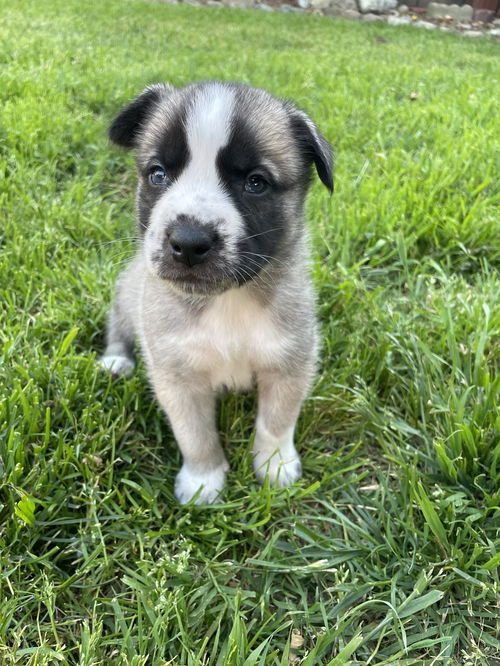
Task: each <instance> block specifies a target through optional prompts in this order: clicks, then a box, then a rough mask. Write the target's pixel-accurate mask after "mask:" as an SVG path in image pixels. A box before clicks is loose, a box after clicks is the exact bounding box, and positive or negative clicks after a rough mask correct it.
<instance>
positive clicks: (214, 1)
mask: <svg viewBox="0 0 500 666" xmlns="http://www.w3.org/2000/svg"><path fill="white" fill-rule="evenodd" d="M206 5H207V7H224V5H223V4H222V2H221V0H207V2H206Z"/></svg>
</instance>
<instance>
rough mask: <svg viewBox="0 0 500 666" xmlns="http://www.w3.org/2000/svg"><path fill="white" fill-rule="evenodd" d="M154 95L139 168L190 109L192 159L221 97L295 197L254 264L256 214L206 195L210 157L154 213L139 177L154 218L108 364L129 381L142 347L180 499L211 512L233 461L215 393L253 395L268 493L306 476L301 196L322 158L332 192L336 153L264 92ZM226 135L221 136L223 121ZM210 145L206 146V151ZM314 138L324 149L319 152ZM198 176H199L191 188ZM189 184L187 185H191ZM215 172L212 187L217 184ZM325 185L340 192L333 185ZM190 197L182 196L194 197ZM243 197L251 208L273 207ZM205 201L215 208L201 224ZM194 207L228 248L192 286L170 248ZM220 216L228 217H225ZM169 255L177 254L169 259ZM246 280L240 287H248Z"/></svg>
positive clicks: (312, 339)
mask: <svg viewBox="0 0 500 666" xmlns="http://www.w3.org/2000/svg"><path fill="white" fill-rule="evenodd" d="M148 91H153V93H152V94H151V99H152V100H153V101H151V100H150V101H149V102H148V104H150V107H148V108H147V109H146V110H144V109H141V114H142V115H141V116H140V125H139V126H138V127H136V128H135V129H134V132H135V133H134V137H133V139H130V143H132V140H133V145H134V147H135V148H137V162H138V167H139V170H140V171H141V170H142V171H144V170H145V169H147V165H148V164H150V163H151V161H150V160H151V158H150V156H151V154H153V153H155V152H156V153H157V152H158V146H159V145H160V144H161V142H162V140H163V137H164V136H165V132H168V127H169V124H170V123H173V122H175V119H176V118H178V114H179V113H180V110H181V109H184V111H182V113H183V114H184V115H183V118H184V120H183V122H184V127H185V126H186V123H187V124H189V123H191V125H190V127H191V134H190V135H189V140H191V144H189V146H190V149H191V152H192V151H193V149H194V151H195V152H196V146H198V148H199V141H198V135H197V134H196V131H195V130H196V127H197V124H196V123H198V122H199V123H200V127H201V128H202V129H203V131H206V132H208V131H209V126H208V125H207V128H208V129H207V128H205V126H204V120H203V117H204V114H205V111H206V112H207V113H208V114H210V113H211V112H213V110H214V109H218V108H219V107H218V104H219V101H218V99H219V97H220V98H221V99H222V102H220V108H221V112H222V113H226V111H227V109H230V113H228V117H229V118H230V120H231V123H232V122H234V121H235V119H237V118H242V119H244V121H245V128H246V129H248V131H249V133H250V135H251V136H252V142H253V143H252V145H255V146H256V147H257V149H258V154H259V155H260V156H261V159H262V162H263V164H264V165H267V167H268V170H269V171H272V172H273V175H274V176H276V177H277V179H279V183H280V186H282V188H283V191H284V192H285V194H284V195H282V194H280V195H278V194H276V197H277V198H276V199H275V203H274V204H273V205H274V206H275V207H276V205H279V211H280V216H279V219H280V220H281V224H282V226H283V227H284V228H283V229H282V230H280V232H279V233H280V236H279V240H278V241H277V242H276V244H275V246H273V249H272V254H271V255H269V256H266V257H262V256H261V257H259V258H253V257H252V256H251V255H253V254H255V255H257V254H258V253H252V252H246V253H245V252H243V254H246V255H247V256H241V252H242V251H241V247H243V246H242V245H240V244H239V243H240V241H241V239H242V238H243V236H244V235H245V233H246V232H245V229H244V228H243V226H244V224H246V221H245V215H246V214H244V215H243V217H242V216H241V215H240V212H241V211H240V208H239V207H238V206H239V204H237V203H236V204H235V203H234V202H233V203H232V204H230V203H228V201H227V200H225V199H224V200H223V197H222V196H221V195H220V191H219V190H220V187H219V185H220V183H219V184H218V185H214V188H215V189H217V188H219V189H217V192H215V190H214V193H213V200H212V199H211V195H212V192H211V190H210V185H208V186H205V185H204V184H200V182H201V181H200V179H199V178H198V177H199V174H200V173H202V170H203V169H209V168H210V167H209V166H208V167H207V165H206V164H205V163H204V162H203V160H202V159H201V158H200V160H199V165H198V166H197V164H198V163H197V162H196V160H197V159H198V157H197V155H194V156H193V155H191V157H190V158H189V160H188V162H187V166H186V167H185V169H184V170H183V171H181V173H180V174H179V175H177V176H176V179H174V180H172V182H171V183H170V185H169V188H166V189H165V191H164V192H163V191H162V192H163V193H162V194H161V196H158V198H157V199H156V200H155V201H154V203H152V204H151V208H150V212H151V214H150V215H149V214H147V211H148V210H149V208H148V207H147V206H146V204H144V201H145V200H147V196H146V190H147V188H148V187H149V186H148V181H146V180H144V179H143V180H142V181H141V182H140V184H139V187H138V195H137V196H138V210H139V209H140V206H141V202H142V206H143V209H142V213H141V214H142V216H143V218H144V215H145V211H146V214H147V224H146V225H143V226H144V227H145V232H144V238H143V241H142V243H141V244H140V246H139V248H138V252H137V256H136V258H135V260H134V261H133V262H132V263H131V264H130V266H129V267H128V268H127V269H126V271H125V272H124V273H123V274H122V276H121V277H120V279H119V282H118V287H117V293H116V299H115V303H114V305H113V308H112V310H111V313H110V316H109V322H108V333H107V347H106V350H105V352H104V355H103V357H102V359H101V364H102V365H103V366H105V367H107V368H109V369H110V370H111V372H112V373H114V374H116V375H122V374H128V373H129V372H131V370H132V368H133V340H134V338H136V339H137V340H138V342H139V346H140V348H141V350H142V353H143V355H144V358H145V360H146V363H147V366H148V370H149V374H150V377H151V380H152V384H153V386H154V389H155V393H156V396H157V398H158V401H159V402H160V404H161V406H162V407H163V409H164V410H165V412H166V413H167V415H168V417H169V420H170V423H171V425H172V429H173V432H174V435H175V438H176V440H177V442H178V444H179V447H180V449H181V452H182V455H183V461H184V462H183V466H182V469H181V471H180V472H179V475H178V477H177V481H176V496H177V498H178V500H179V501H180V502H181V503H185V502H188V501H190V500H192V499H193V498H194V499H195V501H196V502H198V503H211V502H214V501H216V500H217V498H218V496H219V494H220V492H221V490H222V488H223V484H224V478H225V475H226V472H227V470H228V463H227V461H226V458H225V456H224V452H223V450H222V448H221V446H220V443H219V438H218V434H217V429H216V422H215V418H216V417H215V414H216V396H217V393H218V392H219V391H220V390H222V389H225V388H229V389H236V390H238V389H240V390H245V389H248V388H250V387H251V386H252V385H254V384H256V385H257V389H258V394H259V401H258V413H257V421H256V436H255V443H254V467H255V471H256V475H257V477H258V478H259V480H261V481H262V480H263V479H264V478H265V477H266V475H269V478H270V481H271V482H272V483H276V484H277V485H279V486H282V485H288V484H289V483H293V482H294V481H295V480H296V479H298V478H299V476H300V459H299V456H298V454H297V452H296V450H295V447H294V444H293V431H294V427H295V423H296V421H297V418H298V414H299V411H300V406H301V404H302V401H303V400H304V397H305V395H306V394H307V391H308V388H309V386H310V382H311V379H312V377H313V374H314V367H315V360H316V349H317V333H316V322H315V316H314V293H313V289H312V285H311V281H310V278H309V275H308V267H307V257H308V247H307V236H306V232H305V230H304V224H303V208H304V199H305V195H306V191H307V186H308V182H309V179H308V169H309V168H310V166H311V163H312V162H313V161H315V160H320V161H321V165H320V167H317V168H318V172H319V170H320V168H322V169H323V170H324V171H325V172H326V173H327V175H326V176H322V180H323V182H325V181H327V180H328V178H330V179H331V153H329V154H327V152H325V151H327V148H326V146H328V144H327V143H326V141H325V140H324V139H323V138H322V137H321V135H320V134H319V132H318V131H317V129H316V127H315V126H314V125H313V123H312V121H311V120H310V119H309V117H308V116H306V114H304V113H303V112H302V111H298V110H296V109H295V108H294V107H293V106H292V105H291V104H290V103H288V102H282V101H281V100H277V99H275V98H273V97H271V96H270V95H269V94H268V93H266V92H264V91H262V90H258V89H254V88H250V87H247V86H242V85H239V84H225V83H219V82H209V83H202V84H192V85H190V86H187V87H186V88H184V89H180V90H176V89H174V88H172V87H171V86H162V85H157V86H154V87H150V88H149V89H147V90H146V91H145V93H148ZM200 95H201V96H203V95H204V96H205V97H206V99H205V97H200ZM146 96H147V95H146ZM200 99H201V100H202V101H200ZM186 109H187V110H186ZM193 109H194V110H195V111H196V113H198V114H199V117H198V116H197V115H196V114H195V111H193ZM125 111H126V110H125ZM202 111H203V113H201V112H202ZM190 113H192V114H194V115H191V116H190ZM292 116H294V118H293V122H295V121H296V122H297V123H301V122H303V126H304V136H305V139H304V137H302V136H301V137H300V139H299V138H298V137H297V133H296V131H295V130H294V124H293V123H292ZM186 118H187V120H186ZM119 119H120V116H119V117H118V120H119ZM304 119H305V120H304ZM120 122H121V125H120V126H119V127H118V129H117V126H112V128H111V131H110V134H111V137H112V138H113V132H115V137H118V136H119V137H120V140H118V141H117V142H118V143H121V144H122V145H126V141H127V139H126V138H125V139H123V136H124V134H126V122H130V120H129V119H127V118H126V113H125V115H124V116H123V118H122V121H120ZM115 123H116V121H115ZM124 123H125V129H124ZM216 123H217V120H216ZM193 128H194V129H193ZM217 131H219V134H220V135H221V136H222V135H223V133H224V125H223V122H222V121H221V126H220V127H219V128H215V130H214V132H215V133H217ZM195 136H196V137H197V138H196V141H194V139H193V137H195ZM115 140H116V139H115ZM202 140H204V139H203V137H202ZM213 140H214V139H213V137H212V138H210V137H207V141H208V143H207V146H210V141H213ZM304 140H306V141H310V142H313V145H312V148H309V150H312V151H314V150H316V156H315V157H311V156H310V155H309V156H308V155H307V154H306V153H307V151H304V150H303V142H304ZM314 142H317V143H318V145H317V146H316V147H315V146H314ZM188 143H189V142H188ZM245 145H246V144H245ZM193 147H194V148H193ZM222 148H223V147H221V149H222ZM167 150H168V148H167ZM207 150H209V149H207ZM328 150H329V148H328ZM202 152H203V151H202ZM320 153H321V154H320ZM219 154H220V152H219V153H217V155H219ZM318 155H319V156H318ZM190 165H191V166H190ZM193 165H194V166H193ZM190 169H191V171H190ZM213 169H214V170H216V165H215V163H214V165H213ZM329 170H330V171H329ZM190 173H193V174H194V175H193V181H192V183H190V182H189V178H190V176H189V174H190ZM184 174H186V176H185V178H187V179H188V182H186V183H184V185H183V184H182V178H183V176H184ZM206 175H207V179H208V181H210V177H211V176H213V174H211V173H208V172H207V174H206ZM219 180H220V179H219ZM213 182H214V183H217V182H218V179H217V178H214V180H213ZM325 184H327V185H328V186H329V187H330V184H329V183H328V182H325ZM191 185H192V186H191ZM181 187H184V188H185V189H184V190H179V191H180V192H181V193H180V194H179V195H178V197H177V198H176V189H175V188H181ZM207 187H208V189H206V188H207ZM204 188H205V189H204ZM191 191H192V195H191V194H190V195H189V196H188V197H187V199H186V197H185V192H191ZM276 191H277V190H276ZM280 192H281V190H280ZM244 196H246V197H247V199H248V198H249V199H250V201H251V204H252V205H255V206H258V205H259V202H263V201H265V198H261V199H259V198H258V197H254V198H252V196H253V195H249V197H248V196H247V195H246V194H245V195H244ZM266 196H267V197H268V200H269V198H270V197H271V196H275V195H274V192H272V191H270V192H269V193H268V194H267V193H266ZM226 199H227V197H226ZM247 199H245V201H246V200H247ZM204 201H207V206H208V207H209V209H210V211H211V213H210V214H208V213H207V214H206V216H205V217H204V214H205V212H206V211H205V209H204ZM235 201H236V200H235ZM195 202H198V205H199V214H198V213H197V214H196V220H195V222H196V224H197V225H198V226H199V227H200V228H203V229H214V230H215V231H214V233H216V234H217V235H218V237H220V238H221V239H222V240H221V246H220V247H219V249H217V250H213V251H212V250H211V254H210V255H209V256H210V259H209V260H207V261H206V262H205V263H204V264H203V265H202V266H200V267H198V266H196V267H193V268H192V269H189V270H190V271H191V272H192V273H193V274H194V275H195V276H197V277H196V279H194V278H193V280H191V279H190V278H189V276H188V278H186V277H185V274H186V272H187V269H185V267H184V266H182V267H179V266H178V265H177V264H176V263H175V261H174V262H172V259H171V257H170V255H169V252H170V248H169V246H168V242H167V241H168V238H169V234H170V232H171V229H175V226H176V225H177V224H179V222H178V221H179V219H181V218H182V219H184V218H185V217H186V215H184V212H185V211H187V212H188V214H189V216H191V217H189V219H190V220H191V219H192V217H193V212H192V211H193V210H197V209H196V206H195V205H194V203H195ZM276 202H278V204H277V203H276ZM231 205H232V208H231ZM241 205H242V206H243V204H241ZM218 206H219V208H220V213H221V214H220V215H219V216H217V215H216V214H215V213H217V211H219V208H218ZM172 207H173V212H172ZM184 207H185V210H184ZM233 209H234V210H233ZM241 210H244V209H243V208H241ZM274 210H275V209H274ZM214 211H215V213H214ZM226 213H227V215H226ZM148 215H149V216H148ZM259 224H261V225H263V226H262V229H261V230H260V231H259V232H258V233H256V234H255V236H258V235H259V234H262V237H263V240H262V242H264V238H265V234H266V233H272V229H273V224H274V220H273V219H271V220H267V221H265V222H262V220H261V221H260V222H259ZM259 229H260V228H259ZM270 230H271V231H270ZM255 242H258V240H256V241H255ZM162 252H163V253H164V254H166V255H168V256H166V258H165V259H164V258H163V257H162ZM257 260H258V261H263V265H262V266H261V268H260V269H259V270H258V271H257V272H256V274H255V275H252V276H251V277H248V276H249V271H250V268H251V267H252V261H253V262H256V261H257ZM238 262H241V263H238ZM245 262H247V263H245ZM245 267H246V268H245ZM181 268H182V270H181ZM245 272H246V274H244V273H245ZM178 273H179V275H180V277H179V276H178ZM181 273H182V275H181ZM242 277H243V278H245V279H244V281H243V282H242V281H241V280H240V281H239V282H238V279H239V278H242Z"/></svg>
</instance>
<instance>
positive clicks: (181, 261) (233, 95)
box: [109, 81, 333, 293]
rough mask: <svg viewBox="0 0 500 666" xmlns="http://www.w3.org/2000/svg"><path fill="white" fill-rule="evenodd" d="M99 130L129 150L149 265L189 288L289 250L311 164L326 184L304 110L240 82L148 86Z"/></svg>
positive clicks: (202, 289) (225, 282)
mask: <svg viewBox="0 0 500 666" xmlns="http://www.w3.org/2000/svg"><path fill="white" fill-rule="evenodd" d="M109 136H110V138H111V139H112V141H114V142H115V143H117V144H118V145H121V146H124V147H126V148H135V149H136V150H137V164H138V168H139V186H138V191H137V211H138V222H139V227H140V229H141V231H142V233H143V235H144V252H145V256H146V261H147V262H148V267H149V269H150V270H151V272H152V273H153V274H154V275H157V276H158V277H160V278H162V279H164V280H168V281H169V282H170V283H171V284H172V285H173V286H174V287H175V288H177V289H179V290H182V291H185V292H189V293H216V292H220V291H223V290H225V289H228V288H230V287H234V286H235V285H238V284H244V283H245V282H247V281H249V280H253V279H255V278H256V276H258V275H259V274H260V273H261V272H262V271H263V270H268V269H269V268H270V267H272V266H273V264H276V265H279V263H280V262H283V260H284V259H286V258H288V257H289V256H290V252H291V251H292V249H293V247H294V244H296V243H297V241H298V239H299V238H300V236H301V235H302V233H303V230H302V210H303V204H304V199H305V195H306V192H307V188H308V185H309V182H310V178H311V171H312V166H313V165H314V166H315V167H316V171H317V173H318V176H319V177H320V179H321V181H322V182H323V183H324V184H325V186H326V187H327V188H328V189H329V190H330V191H333V176H332V152H331V148H330V145H329V144H328V142H327V141H326V140H325V139H324V138H323V137H322V136H321V134H320V133H319V132H318V130H317V128H316V126H315V125H314V123H313V122H312V121H311V119H310V118H309V117H308V116H307V114H305V113H304V112H303V111H300V110H298V109H296V108H295V107H294V106H293V105H292V104H290V103H288V102H284V101H281V100H278V99H276V98H274V97H272V96H271V95H269V94H268V93H266V92H264V91H263V90H259V89H256V88H250V87H248V86H244V85H241V84H233V83H222V82H217V81H213V82H206V83H196V84H192V85H190V86H187V87H185V88H182V89H175V88H173V87H172V86H169V85H166V84H165V85H164V84H157V85H153V86H150V87H148V88H146V90H145V91H144V92H143V93H142V94H141V95H140V96H139V97H138V98H137V99H136V100H134V101H133V102H132V103H131V104H129V106H127V107H126V108H125V109H123V111H122V112H121V113H120V114H119V115H118V117H117V118H116V119H115V120H114V122H113V123H112V125H111V127H110V130H109Z"/></svg>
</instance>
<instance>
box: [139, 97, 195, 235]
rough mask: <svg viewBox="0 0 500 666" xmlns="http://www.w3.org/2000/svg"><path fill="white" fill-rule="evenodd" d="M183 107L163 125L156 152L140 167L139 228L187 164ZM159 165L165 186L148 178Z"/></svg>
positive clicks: (141, 227) (143, 227)
mask: <svg viewBox="0 0 500 666" xmlns="http://www.w3.org/2000/svg"><path fill="white" fill-rule="evenodd" d="M185 117H186V109H185V108H180V109H179V111H178V113H177V115H176V117H175V119H174V120H173V122H170V123H169V124H168V126H167V127H166V128H165V130H164V132H163V135H162V138H161V140H160V141H159V142H158V144H157V146H156V152H155V153H154V154H152V155H149V156H147V166H145V167H144V168H143V169H142V173H141V176H142V179H141V181H140V183H139V189H138V192H137V213H138V219H139V228H140V230H141V231H142V232H143V233H144V232H145V231H146V229H147V227H148V225H149V219H150V215H151V210H152V208H153V206H154V205H155V203H156V201H157V200H158V199H159V198H160V197H161V196H162V195H163V194H164V193H165V190H166V189H167V188H168V187H169V186H170V185H172V184H173V183H174V182H175V181H176V179H177V178H179V176H180V175H181V173H182V172H183V170H184V169H185V168H186V166H187V164H188V163H189V160H190V159H191V155H190V152H189V147H188V143H187V137H186V129H185ZM158 166H160V167H162V168H163V169H165V171H166V172H167V176H168V183H167V184H166V185H165V186H155V185H152V183H151V181H150V180H149V176H150V173H151V171H152V169H153V168H154V167H158Z"/></svg>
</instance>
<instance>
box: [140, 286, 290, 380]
mask: <svg viewBox="0 0 500 666" xmlns="http://www.w3.org/2000/svg"><path fill="white" fill-rule="evenodd" d="M186 324H187V325H186V327H184V328H183V329H182V330H179V329H178V328H176V330H175V332H172V331H170V332H164V333H161V332H160V331H158V333H159V335H158V337H157V338H156V340H155V341H154V343H153V345H151V344H150V343H151V342H152V340H151V338H150V337H149V336H147V338H149V340H146V341H145V342H146V347H147V348H148V349H147V350H146V351H147V353H148V355H150V354H151V353H153V357H154V358H151V361H152V362H153V363H157V361H158V359H159V358H161V357H163V359H165V358H166V357H167V356H168V357H169V358H170V359H171V358H175V359H176V365H177V366H178V365H179V363H180V364H181V365H182V368H183V370H185V372H186V373H189V374H190V373H192V372H195V373H202V374H203V375H204V376H205V377H206V379H207V381H208V382H209V384H210V385H211V386H212V387H213V388H214V389H221V388H223V387H227V388H235V389H246V388H250V387H251V386H252V384H253V381H254V378H255V374H256V373H257V372H258V371H259V370H260V369H263V368H272V367H273V366H275V365H276V363H278V364H279V361H280V358H282V356H283V354H284V353H285V352H286V349H287V340H286V337H285V336H283V332H281V331H280V329H279V327H278V326H277V324H276V323H275V322H274V321H273V318H272V313H271V311H270V309H269V308H268V307H265V306H264V305H262V304H261V303H260V302H259V301H258V300H257V299H256V298H255V297H254V296H253V295H252V294H251V293H250V292H249V291H248V290H247V289H245V288H239V289H231V290H229V291H227V292H225V293H223V294H221V295H219V296H216V297H214V298H213V300H212V301H211V302H210V304H209V305H208V306H207V307H206V308H204V309H203V310H202V312H201V313H200V314H199V315H197V316H196V318H194V319H193V320H191V321H190V322H189V323H187V322H186ZM152 347H154V349H153V348H152ZM162 350H163V353H162Z"/></svg>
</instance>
